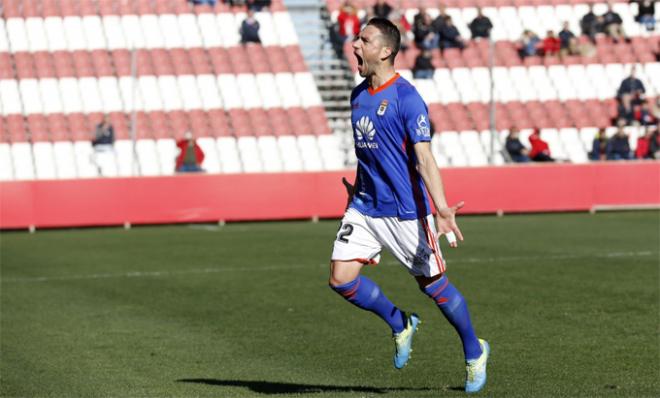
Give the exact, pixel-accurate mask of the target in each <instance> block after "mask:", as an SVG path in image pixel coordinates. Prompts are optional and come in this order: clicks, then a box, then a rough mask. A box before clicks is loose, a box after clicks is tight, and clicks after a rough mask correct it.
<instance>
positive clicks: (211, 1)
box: [188, 0, 236, 7]
mask: <svg viewBox="0 0 660 398" xmlns="http://www.w3.org/2000/svg"><path fill="white" fill-rule="evenodd" d="M188 2H189V3H192V4H193V5H201V4H207V5H210V6H211V7H213V6H215V4H216V3H217V2H218V0H188ZM225 3H228V4H229V5H230V6H234V3H236V0H225Z"/></svg>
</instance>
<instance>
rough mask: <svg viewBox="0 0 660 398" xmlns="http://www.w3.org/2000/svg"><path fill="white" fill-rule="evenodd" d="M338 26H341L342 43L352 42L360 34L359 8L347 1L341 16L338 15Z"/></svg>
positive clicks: (340, 13)
mask: <svg viewBox="0 0 660 398" xmlns="http://www.w3.org/2000/svg"><path fill="white" fill-rule="evenodd" d="M337 25H339V37H340V38H341V41H342V42H345V41H346V40H347V39H348V40H352V39H353V37H355V36H357V35H358V34H359V33H360V18H358V15H357V8H355V6H354V5H353V4H352V3H351V2H350V1H346V2H345V3H344V5H343V6H342V7H341V10H340V11H339V15H337Z"/></svg>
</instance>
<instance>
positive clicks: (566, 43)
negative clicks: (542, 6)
mask: <svg viewBox="0 0 660 398" xmlns="http://www.w3.org/2000/svg"><path fill="white" fill-rule="evenodd" d="M557 36H558V37H559V42H560V44H561V50H562V51H566V53H570V47H571V40H572V39H575V34H574V33H573V32H571V29H570V27H569V25H568V22H564V24H563V25H562V29H561V30H560V31H559V34H558V35H557ZM571 55H572V54H571Z"/></svg>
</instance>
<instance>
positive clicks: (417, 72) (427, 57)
mask: <svg viewBox="0 0 660 398" xmlns="http://www.w3.org/2000/svg"><path fill="white" fill-rule="evenodd" d="M434 72H435V68H434V67H433V62H432V61H431V50H423V51H422V52H421V53H419V55H418V56H417V58H416V59H415V66H413V77H414V78H415V79H433V73H434Z"/></svg>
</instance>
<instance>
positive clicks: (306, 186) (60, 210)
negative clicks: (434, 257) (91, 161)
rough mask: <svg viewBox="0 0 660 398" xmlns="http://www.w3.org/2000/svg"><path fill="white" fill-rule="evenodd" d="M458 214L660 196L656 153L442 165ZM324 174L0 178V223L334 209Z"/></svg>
mask: <svg viewBox="0 0 660 398" xmlns="http://www.w3.org/2000/svg"><path fill="white" fill-rule="evenodd" d="M441 173H442V176H443V179H444V182H445V187H446V190H447V196H448V200H449V202H450V203H452V204H453V203H454V202H456V201H459V200H464V201H465V202H466V205H465V208H464V211H463V212H464V213H493V212H496V211H500V210H501V211H503V212H505V213H507V212H546V211H579V210H589V209H591V208H592V207H593V206H598V205H612V206H619V205H656V206H657V205H660V162H657V161H653V162H626V163H618V162H617V163H597V164H586V165H562V164H558V165H514V166H503V167H484V168H450V169H443V170H441ZM342 176H346V177H347V178H348V179H349V180H351V181H352V179H353V177H354V172H353V171H346V172H322V173H281V174H280V173H278V174H233V175H222V174H216V175H177V176H171V177H141V178H102V179H77V180H52V181H24V182H20V181H15V182H2V183H0V228H2V229H12V228H27V227H29V226H35V227H37V228H49V227H72V226H92V225H122V224H124V223H125V222H129V223H131V224H158V223H188V222H209V221H212V222H215V221H219V220H225V221H238V220H275V219H295V218H310V217H314V216H318V217H321V218H324V217H339V216H341V214H342V213H343V210H344V205H345V203H346V193H345V191H344V187H343V185H342V183H341V177H342Z"/></svg>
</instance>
